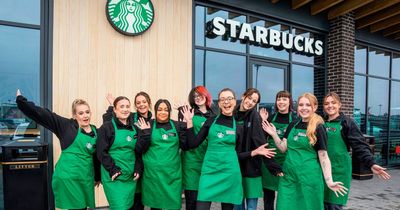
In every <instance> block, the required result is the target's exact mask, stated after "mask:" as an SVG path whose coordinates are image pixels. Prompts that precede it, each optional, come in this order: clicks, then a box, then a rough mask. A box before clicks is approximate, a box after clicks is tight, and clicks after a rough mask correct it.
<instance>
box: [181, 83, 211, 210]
mask: <svg viewBox="0 0 400 210" xmlns="http://www.w3.org/2000/svg"><path fill="white" fill-rule="evenodd" d="M188 100H189V104H190V106H191V107H192V108H193V111H194V116H193V129H194V134H195V135H196V134H197V133H198V132H199V130H200V129H201V127H202V126H203V124H204V122H205V121H206V120H207V119H208V118H210V117H213V116H215V114H214V112H213V110H212V109H211V103H212V98H211V94H210V93H209V92H208V90H207V89H206V88H205V87H204V86H197V87H195V88H193V89H192V90H191V91H190V93H189V97H188ZM206 150H207V141H204V142H203V143H202V144H201V145H200V146H198V147H197V148H196V149H191V150H188V151H184V152H182V182H183V189H184V190H185V199H186V209H187V210H193V209H196V200H197V194H198V189H199V180H200V174H201V167H202V165H203V160H204V155H205V153H206Z"/></svg>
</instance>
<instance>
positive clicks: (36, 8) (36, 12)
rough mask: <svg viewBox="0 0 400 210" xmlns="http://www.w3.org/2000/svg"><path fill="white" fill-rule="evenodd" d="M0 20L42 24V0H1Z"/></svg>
mask: <svg viewBox="0 0 400 210" xmlns="http://www.w3.org/2000/svg"><path fill="white" fill-rule="evenodd" d="M0 5H1V6H0V20H6V21H12V22H21V23H28V24H34V25H39V24H40V0H18V1H16V0H0Z"/></svg>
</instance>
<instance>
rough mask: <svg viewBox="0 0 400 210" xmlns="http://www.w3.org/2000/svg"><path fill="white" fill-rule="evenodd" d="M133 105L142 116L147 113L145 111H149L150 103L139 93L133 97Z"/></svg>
mask: <svg viewBox="0 0 400 210" xmlns="http://www.w3.org/2000/svg"><path fill="white" fill-rule="evenodd" d="M135 107H136V110H137V112H138V113H139V114H140V115H142V116H144V115H147V113H148V112H149V109H150V104H149V102H148V101H147V99H146V97H144V96H142V95H139V96H137V97H136V99H135Z"/></svg>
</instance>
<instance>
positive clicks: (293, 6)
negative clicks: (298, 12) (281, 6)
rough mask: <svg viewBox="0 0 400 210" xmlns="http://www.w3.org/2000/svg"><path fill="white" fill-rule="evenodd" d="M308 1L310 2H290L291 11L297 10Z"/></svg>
mask: <svg viewBox="0 0 400 210" xmlns="http://www.w3.org/2000/svg"><path fill="white" fill-rule="evenodd" d="M310 1H311V0H292V9H298V8H300V7H302V6H304V5H305V4H307V3H308V2H310Z"/></svg>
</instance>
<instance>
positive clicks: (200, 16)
mask: <svg viewBox="0 0 400 210" xmlns="http://www.w3.org/2000/svg"><path fill="white" fill-rule="evenodd" d="M195 21H196V23H195V43H196V45H197V46H204V39H205V35H204V31H205V8H204V7H202V6H196V18H195Z"/></svg>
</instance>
